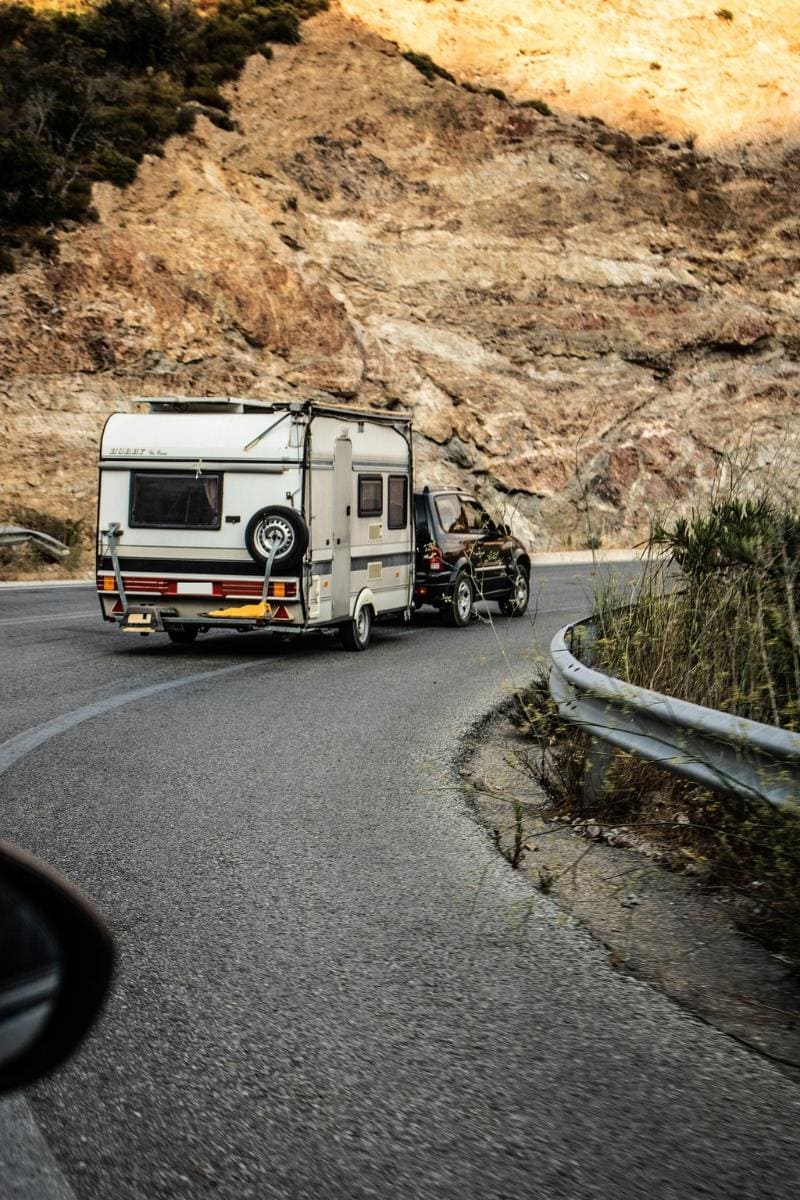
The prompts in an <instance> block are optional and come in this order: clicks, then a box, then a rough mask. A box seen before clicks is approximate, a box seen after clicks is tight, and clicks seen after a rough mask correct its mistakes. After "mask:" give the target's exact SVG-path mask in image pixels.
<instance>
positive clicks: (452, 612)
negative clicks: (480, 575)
mask: <svg viewBox="0 0 800 1200" xmlns="http://www.w3.org/2000/svg"><path fill="white" fill-rule="evenodd" d="M474 604H475V588H474V587H473V584H472V580H471V579H470V577H469V575H468V574H467V572H466V571H459V572H458V575H456V578H455V582H454V584H453V592H452V595H451V596H450V599H449V600H448V601H447V603H446V604H444V605H442V609H441V613H442V620H443V621H444V623H445V624H446V625H455V626H456V627H457V628H459V629H461V628H463V627H464V626H465V625H469V623H470V621H471V620H472V609H473V607H474Z"/></svg>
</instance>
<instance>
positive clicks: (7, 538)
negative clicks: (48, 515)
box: [0, 525, 69, 558]
mask: <svg viewBox="0 0 800 1200" xmlns="http://www.w3.org/2000/svg"><path fill="white" fill-rule="evenodd" d="M22 542H35V543H36V545H37V546H38V547H39V549H40V550H41V551H42V552H43V553H44V554H47V555H48V556H49V557H50V558H66V557H67V555H68V554H69V546H65V545H64V543H63V542H60V541H59V540H58V538H54V537H51V536H50V534H49V533H40V532H39V531H38V530H36V529H23V528H22V527H21V526H19V525H0V547H3V546H18V545H20V544H21V543H22Z"/></svg>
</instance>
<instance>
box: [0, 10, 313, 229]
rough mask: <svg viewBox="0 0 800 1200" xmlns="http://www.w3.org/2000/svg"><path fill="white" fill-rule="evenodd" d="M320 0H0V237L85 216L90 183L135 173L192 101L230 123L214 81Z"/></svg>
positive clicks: (228, 75)
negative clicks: (206, 0)
mask: <svg viewBox="0 0 800 1200" xmlns="http://www.w3.org/2000/svg"><path fill="white" fill-rule="evenodd" d="M326 6H327V0H222V3H220V4H219V5H218V6H217V7H216V9H214V10H212V11H211V12H210V14H209V15H207V16H206V17H202V16H201V15H200V14H199V12H198V10H197V9H196V7H195V5H194V4H193V3H191V2H190V0H99V2H98V3H96V4H95V5H94V6H92V7H90V8H87V9H86V10H80V11H78V12H71V13H63V12H59V11H57V10H55V9H54V10H36V11H34V10H33V9H32V8H30V7H28V6H27V5H25V4H3V3H2V0H0V81H1V82H0V236H2V237H3V240H4V241H5V242H8V239H9V235H11V234H12V233H14V231H16V232H17V233H18V234H19V233H20V232H22V233H23V234H24V236H23V240H24V239H25V237H27V236H29V235H30V234H31V233H32V232H33V231H35V230H36V229H37V228H38V227H42V226H53V225H56V226H57V224H58V222H60V221H63V220H65V219H71V220H91V219H92V217H93V215H94V210H93V209H92V207H91V183H92V181H93V180H106V181H108V182H111V183H114V184H116V185H118V186H125V185H126V184H129V183H130V182H132V180H133V179H134V178H135V175H136V166H137V164H138V163H140V162H141V160H142V158H143V157H144V156H145V154H156V155H158V154H161V153H162V146H163V144H164V142H165V141H166V139H167V138H169V137H171V136H172V134H174V133H178V132H188V130H189V129H191V127H192V125H193V123H194V119H195V118H194V114H193V111H192V109H191V107H190V104H191V102H192V101H194V102H196V103H198V104H200V105H202V106H203V107H204V108H207V109H208V110H209V111H208V116H209V119H211V120H213V121H214V122H215V124H217V125H219V126H220V127H221V128H224V129H232V128H234V127H235V126H234V124H233V122H232V121H231V119H230V117H228V116H227V112H228V109H229V107H230V106H229V104H228V102H227V101H226V100H225V98H224V97H223V96H222V95H221V94H220V92H219V85H220V84H221V83H223V82H225V81H226V80H230V79H234V78H235V77H236V75H237V74H238V72H239V71H240V70H241V68H242V66H243V65H244V63H245V61H246V59H247V57H248V55H250V54H253V53H256V52H260V53H263V54H264V55H265V56H267V57H268V56H269V54H270V51H269V47H268V46H267V45H266V43H267V42H268V41H281V42H290V43H293V42H297V41H298V40H299V37H300V32H299V30H300V22H301V21H302V20H304V19H305V18H306V17H309V16H311V15H313V14H314V13H315V12H319V11H320V10H321V9H323V8H325V7H326Z"/></svg>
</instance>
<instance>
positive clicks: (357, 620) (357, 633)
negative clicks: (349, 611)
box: [339, 604, 372, 650]
mask: <svg viewBox="0 0 800 1200" xmlns="http://www.w3.org/2000/svg"><path fill="white" fill-rule="evenodd" d="M339 631H340V633H341V636H342V642H343V643H344V648H345V650H366V648H367V646H368V645H369V639H370V635H371V633H372V609H371V608H370V606H369V605H368V604H362V606H361V608H360V609H359V610H358V612H357V613H356V615H355V616H354V617H353V619H352V620H351V621H346V622H345V623H344V625H341V626H340V629H339Z"/></svg>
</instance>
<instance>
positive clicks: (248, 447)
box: [244, 409, 292, 450]
mask: <svg viewBox="0 0 800 1200" xmlns="http://www.w3.org/2000/svg"><path fill="white" fill-rule="evenodd" d="M291 415H292V413H291V409H287V411H286V412H285V413H281V415H280V416H279V417H278V419H277V421H273V422H272V424H271V425H268V426H267V428H266V429H265V430H264V431H263V433H259V434H258V435H257V436H256V437H254V438H253V440H252V441H251V442H248V443H247V445H246V446H245V447H244V449H245V450H252V449H253V447H254V446H257V445H258V443H259V442H260V441H261V440H262V439H263V438H265V437H266V436H267V434H268V433H272V431H273V429H274V428H275V427H276V425H280V423H281V421H285V420H286V418H287V417H290V416H291Z"/></svg>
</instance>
